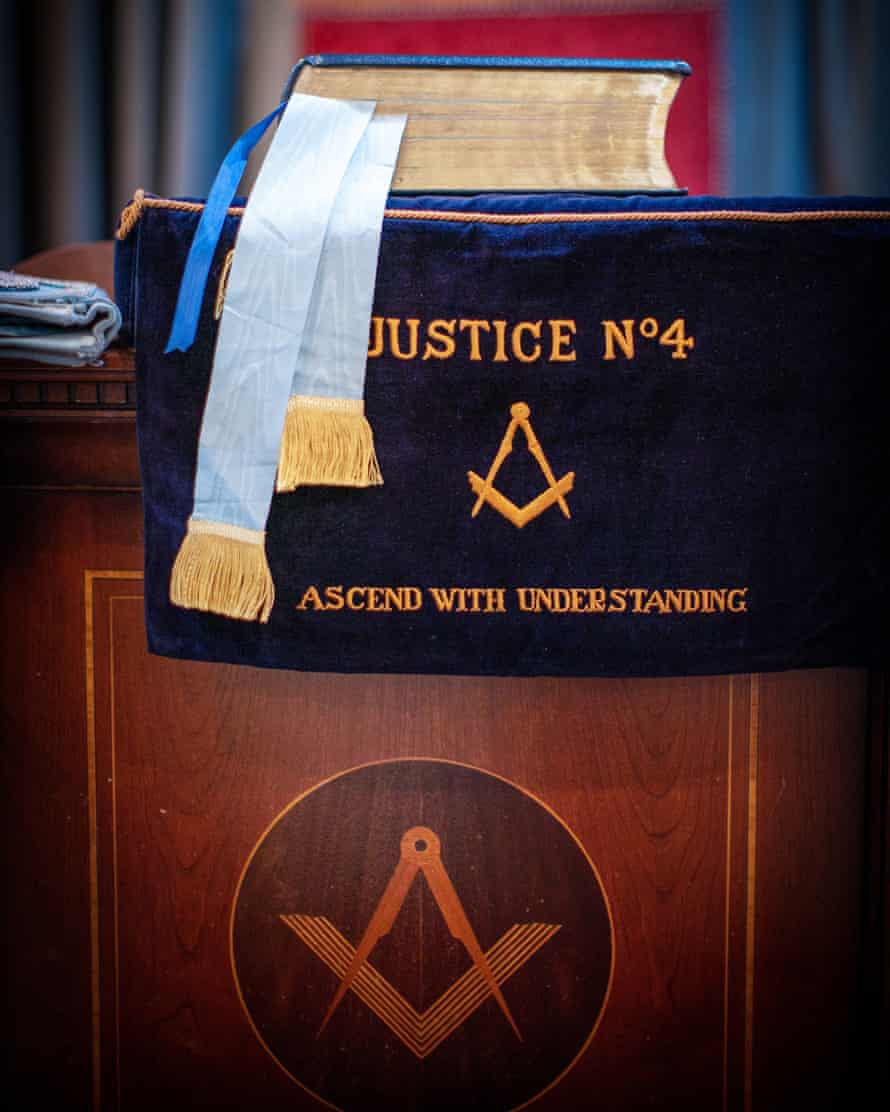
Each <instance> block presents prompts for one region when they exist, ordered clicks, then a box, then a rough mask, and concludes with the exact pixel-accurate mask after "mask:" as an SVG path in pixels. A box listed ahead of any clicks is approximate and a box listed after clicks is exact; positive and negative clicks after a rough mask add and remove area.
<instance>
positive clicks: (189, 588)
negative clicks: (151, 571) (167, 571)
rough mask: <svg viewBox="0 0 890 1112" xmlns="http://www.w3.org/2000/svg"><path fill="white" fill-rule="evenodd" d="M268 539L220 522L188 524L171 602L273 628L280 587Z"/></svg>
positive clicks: (173, 577) (172, 577) (171, 586)
mask: <svg viewBox="0 0 890 1112" xmlns="http://www.w3.org/2000/svg"><path fill="white" fill-rule="evenodd" d="M264 542H265V534H263V533H260V532H254V531H253V530H251V529H239V528H237V527H236V526H229V525H224V524H221V523H216V522H206V521H191V520H190V521H189V526H188V532H187V533H186V535H185V538H184V540H183V542H182V546H181V547H180V549H179V553H178V554H177V556H176V561H175V563H174V564H173V572H172V574H171V576H170V601H171V602H172V603H173V604H174V606H184V607H186V608H187V609H189V610H206V611H209V612H210V613H212V614H224V615H225V616H226V617H228V618H240V619H241V620H242V621H246V622H256V621H260V622H268V620H269V614H270V613H271V611H272V604H273V603H274V601H275V585H274V584H273V582H272V574H271V572H270V571H269V564H268V562H267V560H266V547H265V543H264Z"/></svg>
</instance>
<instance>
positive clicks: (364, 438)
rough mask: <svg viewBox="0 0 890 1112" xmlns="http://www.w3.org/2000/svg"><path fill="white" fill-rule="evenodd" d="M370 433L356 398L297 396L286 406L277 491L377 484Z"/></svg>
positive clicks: (381, 480) (377, 472)
mask: <svg viewBox="0 0 890 1112" xmlns="http://www.w3.org/2000/svg"><path fill="white" fill-rule="evenodd" d="M382 482H383V476H382V475H381V473H380V465H379V463H378V462H377V454H376V452H375V450H374V434H373V433H372V431H371V426H370V425H369V424H368V420H367V418H366V417H365V406H364V402H362V401H361V400H355V399H352V398H318V397H308V396H304V395H299V396H296V397H293V398H291V399H290V401H289V402H288V404H287V415H286V417H285V420H284V432H283V433H282V436H281V453H280V455H279V457H278V478H277V480H276V489H277V490H279V491H288V490H294V489H295V488H296V487H298V486H309V485H311V486H348V487H368V486H380V485H381V484H382Z"/></svg>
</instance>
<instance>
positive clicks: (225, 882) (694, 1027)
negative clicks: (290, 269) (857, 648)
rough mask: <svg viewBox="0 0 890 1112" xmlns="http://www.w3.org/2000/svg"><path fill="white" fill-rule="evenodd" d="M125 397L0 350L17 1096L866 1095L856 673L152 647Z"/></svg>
mask: <svg viewBox="0 0 890 1112" xmlns="http://www.w3.org/2000/svg"><path fill="white" fill-rule="evenodd" d="M91 260H93V261H95V260H98V261H97V262H96V265H97V266H98V272H99V274H100V276H101V280H102V284H103V285H104V286H105V288H107V289H111V287H112V278H111V274H110V251H109V245H95V246H93V247H87V248H84V249H83V250H82V251H74V252H69V253H67V254H64V255H61V256H58V257H56V258H54V256H53V255H51V254H48V255H45V256H41V257H38V258H36V259H34V260H32V261H31V264H30V267H29V266H28V265H27V264H24V265H23V266H22V269H23V270H24V269H31V270H32V271H33V272H36V273H43V274H55V275H56V276H60V277H61V276H72V277H83V276H84V275H85V274H87V273H88V268H89V267H90V266H91V265H93V263H92V262H91ZM54 264H55V265H54ZM135 404H136V398H135V384H134V373H133V360H132V353H131V352H129V351H126V350H114V351H111V352H109V353H108V355H107V357H106V358H105V360H104V363H103V365H102V366H101V367H100V368H90V369H86V370H66V369H61V368H60V369H55V368H52V367H45V366H39V365H37V364H27V363H25V362H21V363H16V362H10V361H7V362H5V363H2V364H0V420H2V436H0V443H2V446H3V453H4V457H5V459H4V468H3V484H4V489H3V504H4V520H5V521H6V523H7V525H6V536H7V543H6V545H5V557H4V580H3V593H2V600H3V613H4V629H5V660H4V667H3V672H2V675H3V707H4V715H3V719H4V724H5V731H4V732H5V735H6V737H5V752H6V770H7V791H6V805H5V810H6V816H7V836H6V845H7V870H8V879H7V892H8V908H9V910H8V914H7V923H8V928H9V937H8V942H7V954H8V960H9V1002H10V1012H11V1018H12V1031H13V1034H12V1056H11V1073H12V1076H11V1078H10V1083H11V1084H15V1086H16V1088H17V1091H19V1092H27V1093H28V1095H29V1100H30V1101H33V1102H35V1103H39V1102H40V1101H41V1099H42V1100H43V1101H46V1100H53V1099H59V1098H61V1099H62V1100H64V1102H65V1107H66V1108H70V1109H88V1108H91V1109H101V1110H103V1112H105V1110H109V1112H110V1110H112V1109H120V1110H122V1112H148V1110H149V1109H151V1110H152V1112H154V1110H155V1109H156V1108H157V1107H158V1106H159V1104H163V1103H166V1106H167V1107H169V1108H171V1109H177V1108H186V1107H188V1108H193V1107H201V1108H213V1109H216V1110H218V1112H223V1110H236V1109H237V1110H243V1109H247V1108H262V1109H264V1112H277V1110H284V1109H287V1110H289V1112H290V1110H295V1109H306V1110H310V1109H314V1108H321V1107H325V1106H328V1107H344V1108H350V1109H352V1108H362V1109H365V1108H378V1107H379V1108H382V1107H386V1108H405V1109H429V1108H440V1107H441V1108H444V1107H456V1106H458V1105H462V1106H464V1107H466V1108H473V1109H476V1108H478V1109H486V1110H487V1109H501V1108H504V1109H507V1108H513V1107H521V1106H524V1105H525V1104H526V1103H528V1102H530V1101H532V1100H534V1101H535V1107H536V1108H539V1109H541V1112H544V1110H545V1109H552V1110H565V1112H578V1110H579V1109H585V1108H593V1107H595V1108H600V1109H610V1110H611V1109H614V1110H632V1109H640V1108H650V1107H651V1108H663V1109H681V1108H682V1109H684V1110H685V1112H693V1110H696V1112H698V1110H703V1112H704V1110H709V1112H719V1110H732V1112H735V1110H738V1112H748V1110H752V1109H756V1110H761V1112H768V1110H773V1109H776V1108H781V1107H788V1108H810V1109H817V1108H818V1109H833V1108H838V1107H843V1106H844V1105H845V1104H846V1101H847V1099H849V1098H848V1093H850V1092H851V1091H852V1086H854V1085H856V1087H857V1088H859V1087H860V1086H861V1085H862V1084H863V1083H866V1084H871V1085H875V1084H877V1085H878V1086H879V1087H880V1086H883V1090H882V1091H883V1092H884V1093H885V1095H886V1093H887V1059H886V1052H887V1046H888V1035H890V1032H888V1027H887V1015H888V1011H887V989H886V984H887V982H886V971H887V957H888V938H890V935H888V929H887V917H886V916H887V891H888V871H887V861H888V848H890V843H888V833H887V804H888V784H890V779H888V769H890V751H888V733H887V724H888V685H887V677H886V675H883V674H877V673H875V674H866V673H865V672H862V671H855V670H825V671H810V672H798V673H784V674H770V675H735V676H717V677H704V678H692V679H635V680H574V679H560V680H556V679H485V678H443V677H433V676H401V675H376V676H365V675H334V674H299V673H291V672H277V671H262V670H254V669H250V668H239V667H234V666H228V665H207V664H198V663H184V662H178V661H173V660H167V659H161V658H158V657H153V656H150V655H149V654H148V652H147V651H146V645H145V634H144V626H143V609H142V607H143V599H142V571H141V568H142V518H141V506H140V497H139V472H138V467H137V455H136V433H135V423H134V416H135V414H134V409H135ZM412 793H414V795H417V794H418V793H420V794H422V795H423V798H424V799H425V800H426V801H427V803H426V809H425V810H424V813H423V816H422V821H420V822H416V823H414V824H413V825H412V826H410V827H407V826H406V823H407V820H406V815H408V814H409V813H414V812H412V811H411V806H409V804H410V803H411V799H412V798H413V796H412ZM406 800H407V803H406ZM520 846H521V847H531V849H523V850H522V852H521V853H520V852H519V850H518V849H517V847H520ZM551 868H552V876H553V878H554V880H553V884H552V886H551V887H550V888H549V889H548V870H549V869H551ZM573 870H574V871H573ZM294 877H299V878H300V881H299V884H297V883H296V881H293V883H291V880H289V879H288V878H294ZM562 877H569V878H570V880H569V881H568V882H566V883H570V884H571V885H574V886H575V887H573V888H572V890H571V891H570V892H568V893H567V892H566V891H565V886H566V885H565V883H563V882H562V881H560V878H562ZM571 878H574V879H571ZM558 881H559V883H557V882H558ZM289 884H290V885H291V887H288V885H289ZM532 888H534V890H535V891H536V892H540V893H542V895H541V897H540V899H539V900H538V901H536V902H537V906H534V907H529V906H527V900H526V896H525V894H526V892H528V891H530V890H532ZM511 932H512V933H511ZM569 939H571V945H570V946H569V945H567V944H566V941H565V940H569ZM511 963H512V964H511ZM581 982H583V983H581ZM575 999H578V1000H581V1001H583V1014H571V1010H572V1009H571V1006H570V1004H571V1001H572V1000H575ZM282 1017H284V1018H282ZM437 1040H438V1041H437ZM319 1063H321V1065H320V1064H319ZM443 1063H444V1064H445V1065H446V1066H447V1068H443ZM872 1091H873V1092H875V1090H874V1089H873V1090H872ZM375 1094H377V1095H376V1096H375ZM874 1099H876V1100H879V1098H878V1097H877V1096H876V1097H875V1098H874Z"/></svg>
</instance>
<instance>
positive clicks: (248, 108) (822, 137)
mask: <svg viewBox="0 0 890 1112" xmlns="http://www.w3.org/2000/svg"><path fill="white" fill-rule="evenodd" d="M694 3H695V0H690V5H692V4H694ZM715 5H716V6H720V7H722V9H723V16H724V28H725V57H724V66H725V75H726V89H727V95H726V97H725V98H724V99H725V104H724V105H723V110H724V112H725V116H726V118H725V136H726V141H725V158H726V172H725V174H724V180H725V181H726V189H727V192H729V193H731V194H781V193H785V194H841V193H876V194H886V193H888V192H890V126H888V123H887V118H886V106H887V105H890V64H888V61H890V2H888V0H725V3H723V4H722V5H721V4H719V0H715ZM393 6H394V7H395V6H396V5H393ZM506 6H507V5H506V4H505V7H506ZM578 6H579V7H582V6H583V5H578ZM674 6H675V7H676V6H677V5H676V4H675V5H674ZM412 7H413V8H414V10H415V14H416V13H417V12H421V11H422V8H421V7H420V6H418V5H412ZM315 8H316V9H317V8H318V5H317V4H316V5H315ZM598 8H599V10H602V3H600V4H599V5H598ZM298 9H299V4H298V3H297V2H296V0H27V2H19V0H0V125H2V135H3V157H2V159H0V267H2V266H7V267H8V266H11V265H12V264H13V263H14V262H15V261H17V260H18V259H21V258H23V257H25V256H27V255H31V254H33V253H35V252H37V251H41V250H44V249H46V248H49V247H53V246H58V245H60V244H63V243H72V242H78V241H87V240H95V239H107V238H109V237H110V235H111V234H112V231H113V228H114V225H115V221H116V218H117V215H118V213H119V211H120V209H121V207H122V206H123V204H124V203H125V202H126V200H127V199H128V198H129V196H130V195H131V194H132V192H133V190H134V189H135V188H137V187H139V186H144V187H146V188H151V189H153V190H155V191H157V192H161V193H166V194H171V195H191V196H203V195H205V194H206V192H207V190H208V188H209V186H210V183H211V181H212V179H213V175H214V172H215V169H216V166H217V164H218V163H219V161H220V159H221V158H222V156H223V154H224V153H225V151H226V150H227V148H228V146H229V145H230V143H231V142H232V140H233V139H234V137H235V136H236V135H237V134H238V133H239V132H240V131H241V130H242V129H243V127H244V126H245V125H246V123H247V122H248V121H249V120H251V119H254V118H258V117H259V116H261V115H263V114H264V113H265V112H267V111H268V110H269V109H270V108H271V107H273V106H274V103H275V97H276V95H277V94H276V90H277V89H280V88H281V85H282V84H283V81H284V78H285V76H286V73H287V70H288V68H289V65H290V64H291V63H292V61H293V60H294V59H295V58H296V57H297V56H298V53H299V47H298V43H299V10H298Z"/></svg>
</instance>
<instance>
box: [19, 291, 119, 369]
mask: <svg viewBox="0 0 890 1112" xmlns="http://www.w3.org/2000/svg"><path fill="white" fill-rule="evenodd" d="M120 326H121V314H120V310H119V309H118V307H117V305H115V303H114V302H113V301H112V300H111V298H110V297H109V296H108V294H107V293H106V292H105V290H103V289H101V288H100V287H99V286H95V285H93V283H91V282H63V281H61V280H58V279H55V278H35V277H32V276H31V275H29V274H15V273H13V272H12V271H8V270H0V357H6V358H9V357H11V356H19V357H21V358H25V359H35V360H37V361H38V362H40V363H60V364H62V365H63V366H66V367H82V366H84V365H86V364H88V363H95V362H96V361H97V360H98V359H99V357H100V356H101V355H102V353H103V352H104V351H105V349H106V348H107V347H108V345H109V344H110V343H112V341H113V340H114V339H115V337H116V336H117V334H118V332H119V331H120Z"/></svg>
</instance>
